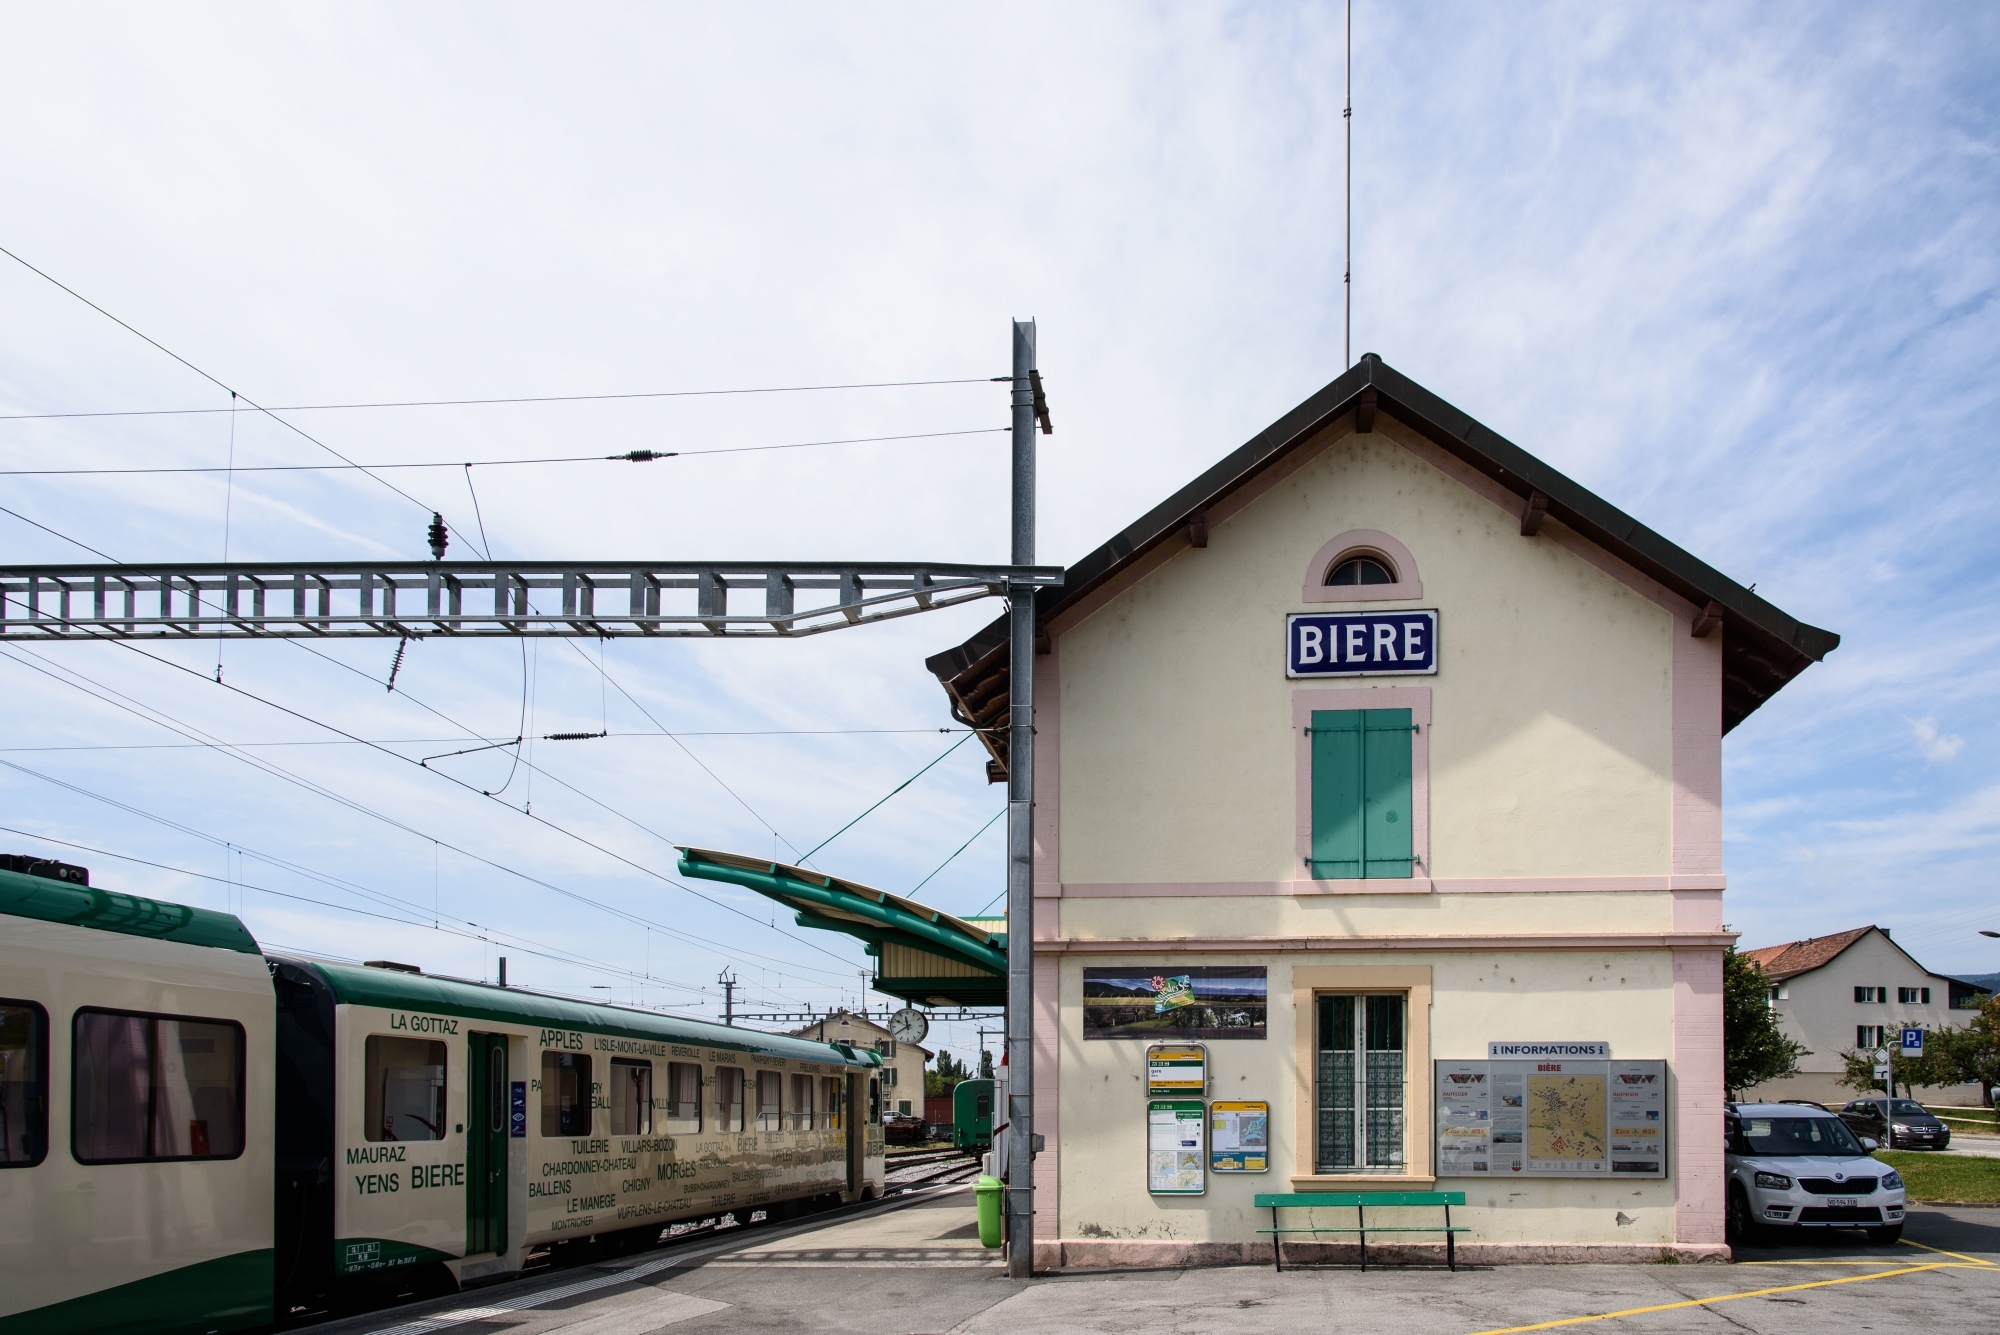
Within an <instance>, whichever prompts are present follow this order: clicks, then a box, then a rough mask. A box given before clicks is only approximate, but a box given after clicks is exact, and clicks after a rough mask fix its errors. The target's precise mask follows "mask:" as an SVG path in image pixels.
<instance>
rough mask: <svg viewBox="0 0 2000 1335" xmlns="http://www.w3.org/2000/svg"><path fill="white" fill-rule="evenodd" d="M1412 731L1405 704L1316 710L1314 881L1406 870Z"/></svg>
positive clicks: (1394, 875)
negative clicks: (1383, 707)
mask: <svg viewBox="0 0 2000 1335" xmlns="http://www.w3.org/2000/svg"><path fill="white" fill-rule="evenodd" d="M1414 731H1415V729H1414V727H1413V725H1412V722H1411V718H1410V711H1409V710H1407V709H1320V710H1314V711H1313V716H1312V725H1311V733H1310V735H1311V740H1312V868H1311V871H1312V875H1313V877H1314V879H1316V880H1332V879H1349V880H1361V879H1376V878H1381V879H1391V878H1407V877H1408V876H1410V874H1411V863H1412V859H1411V853H1412V848H1413V846H1412V844H1411V835H1410V814H1411V804H1410V768H1411V767H1410V749H1411V748H1410V738H1411V736H1412V734H1413V733H1414Z"/></svg>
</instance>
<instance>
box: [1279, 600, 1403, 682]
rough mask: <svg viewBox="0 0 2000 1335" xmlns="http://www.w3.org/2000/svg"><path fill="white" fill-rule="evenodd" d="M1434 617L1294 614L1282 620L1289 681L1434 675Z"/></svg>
mask: <svg viewBox="0 0 2000 1335" xmlns="http://www.w3.org/2000/svg"><path fill="white" fill-rule="evenodd" d="M1437 629H1438V614H1437V610H1436V609H1435V608H1424V609H1422V610H1420V611H1410V612H1293V613H1292V614H1290V615H1289V616H1287V617H1286V618H1285V675H1286V676H1288V677H1396V676H1411V675H1415V674H1422V673H1431V672H1436V671H1437V663H1438V660H1437Z"/></svg>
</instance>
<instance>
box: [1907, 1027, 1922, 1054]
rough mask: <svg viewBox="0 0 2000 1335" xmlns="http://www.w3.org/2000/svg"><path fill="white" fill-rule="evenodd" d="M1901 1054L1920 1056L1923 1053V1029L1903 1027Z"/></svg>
mask: <svg viewBox="0 0 2000 1335" xmlns="http://www.w3.org/2000/svg"><path fill="white" fill-rule="evenodd" d="M1903 1055H1904V1056H1905V1057H1921V1056H1923V1055H1924V1031H1923V1030H1921V1029H1905V1030H1904V1031H1903Z"/></svg>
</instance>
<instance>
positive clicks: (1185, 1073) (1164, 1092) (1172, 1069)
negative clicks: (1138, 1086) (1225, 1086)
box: [1146, 1043, 1208, 1099]
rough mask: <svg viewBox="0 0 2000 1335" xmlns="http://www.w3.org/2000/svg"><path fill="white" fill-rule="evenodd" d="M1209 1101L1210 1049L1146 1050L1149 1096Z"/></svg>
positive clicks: (1171, 1046)
mask: <svg viewBox="0 0 2000 1335" xmlns="http://www.w3.org/2000/svg"><path fill="white" fill-rule="evenodd" d="M1175 1094H1179V1095H1183V1096H1186V1097H1190V1098H1197V1099H1201V1098H1207V1097H1208V1049H1207V1048H1205V1047H1203V1046H1202V1045H1201V1044H1199V1043H1154V1044H1152V1045H1151V1046H1150V1047H1148V1048H1147V1049H1146V1095H1147V1097H1148V1098H1167V1097H1170V1096H1172V1095H1175Z"/></svg>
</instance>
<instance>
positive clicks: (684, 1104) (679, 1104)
mask: <svg viewBox="0 0 2000 1335" xmlns="http://www.w3.org/2000/svg"><path fill="white" fill-rule="evenodd" d="M738 1101H739V1102H740V1101H741V1087H740V1085H739V1087H738ZM667 1130H668V1131H671V1132H673V1133H675V1134H677V1135H692V1134H694V1133H695V1132H697V1131H699V1130H701V1067H700V1066H699V1065H698V1064H696V1063H694V1062H668V1063H667Z"/></svg>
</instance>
